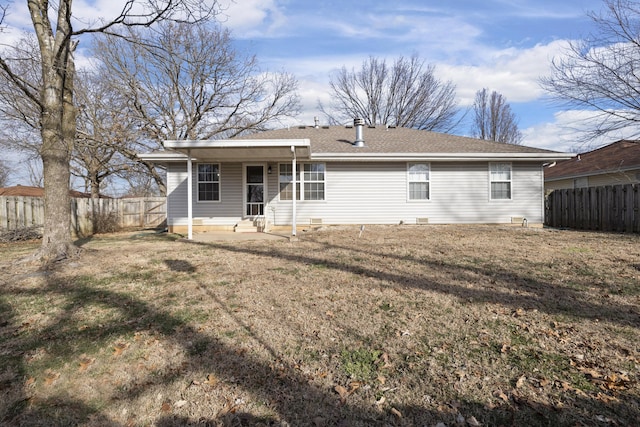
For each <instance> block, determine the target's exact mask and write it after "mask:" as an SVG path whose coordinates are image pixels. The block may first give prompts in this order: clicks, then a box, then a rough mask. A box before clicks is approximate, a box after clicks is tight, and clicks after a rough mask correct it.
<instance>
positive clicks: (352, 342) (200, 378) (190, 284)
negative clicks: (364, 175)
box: [0, 226, 640, 427]
mask: <svg viewBox="0 0 640 427" xmlns="http://www.w3.org/2000/svg"><path fill="white" fill-rule="evenodd" d="M179 237H180V236H175V235H167V234H163V233H154V232H150V231H144V232H135V233H119V234H111V235H101V236H96V237H94V238H92V239H88V240H86V241H83V242H82V248H83V251H82V253H81V256H80V257H79V258H78V259H73V260H69V261H65V262H62V263H59V264H58V265H56V266H55V267H54V268H51V269H47V270H39V269H38V268H37V266H34V265H29V264H21V263H18V262H17V261H18V260H20V259H22V258H23V257H24V256H25V255H26V254H28V253H29V252H30V251H32V250H33V249H34V248H36V247H37V245H38V243H37V242H35V243H34V242H31V243H12V244H0V424H1V425H85V426H144V425H154V426H162V427H167V426H179V425H229V426H240V425H265V426H267V425H271V426H272V425H277V426H299V425H310V426H325V425H326V426H335V425H343V426H369V425H391V426H393V425H398V426H401V425H402V426H404V425H406V426H413V425H416V426H436V425H438V426H440V427H442V426H461V427H462V426H465V427H466V426H480V425H482V426H522V425H528V426H607V425H611V426H624V425H628V426H633V425H637V421H638V420H639V419H640V385H639V384H638V376H639V369H640V236H638V235H622V234H604V233H583V232H573V231H558V230H549V229H526V228H519V227H517V228H508V227H497V226H496V227H489V226H462V227H454V226H388V227H383V226H380V227H369V226H368V227H367V228H366V229H365V230H364V232H363V233H360V228H359V227H352V228H350V227H337V228H327V229H321V230H316V231H312V232H308V233H301V235H300V238H299V240H298V241H295V242H289V241H286V240H282V241H238V242H233V241H221V242H208V243H205V242H197V241H191V242H190V241H186V240H184V239H181V238H179Z"/></svg>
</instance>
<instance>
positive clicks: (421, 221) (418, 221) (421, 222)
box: [416, 218, 429, 225]
mask: <svg viewBox="0 0 640 427" xmlns="http://www.w3.org/2000/svg"><path fill="white" fill-rule="evenodd" d="M416 224H418V225H425V224H429V218H416Z"/></svg>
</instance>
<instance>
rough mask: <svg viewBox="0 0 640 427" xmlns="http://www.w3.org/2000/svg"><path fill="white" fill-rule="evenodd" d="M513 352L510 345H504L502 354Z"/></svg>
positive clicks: (501, 350)
mask: <svg viewBox="0 0 640 427" xmlns="http://www.w3.org/2000/svg"><path fill="white" fill-rule="evenodd" d="M509 350H511V346H510V345H508V344H502V348H501V349H500V352H501V353H508V352H509Z"/></svg>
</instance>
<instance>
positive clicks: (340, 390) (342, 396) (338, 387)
mask: <svg viewBox="0 0 640 427" xmlns="http://www.w3.org/2000/svg"><path fill="white" fill-rule="evenodd" d="M333 389H334V390H335V391H336V393H338V395H340V400H341V401H342V403H344V402H345V401H346V400H347V397H349V392H348V391H347V389H346V388H344V387H343V386H341V385H340V384H338V385H336V386H335V387H334V388H333Z"/></svg>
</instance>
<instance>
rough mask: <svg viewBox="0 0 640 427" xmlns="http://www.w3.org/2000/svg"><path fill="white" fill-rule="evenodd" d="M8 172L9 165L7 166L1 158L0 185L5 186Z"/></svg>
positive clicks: (7, 180)
mask: <svg viewBox="0 0 640 427" xmlns="http://www.w3.org/2000/svg"><path fill="white" fill-rule="evenodd" d="M10 172H11V171H10V170H9V167H8V166H7V164H6V163H5V162H3V161H2V160H0V187H6V186H7V183H8V182H9V174H10Z"/></svg>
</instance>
